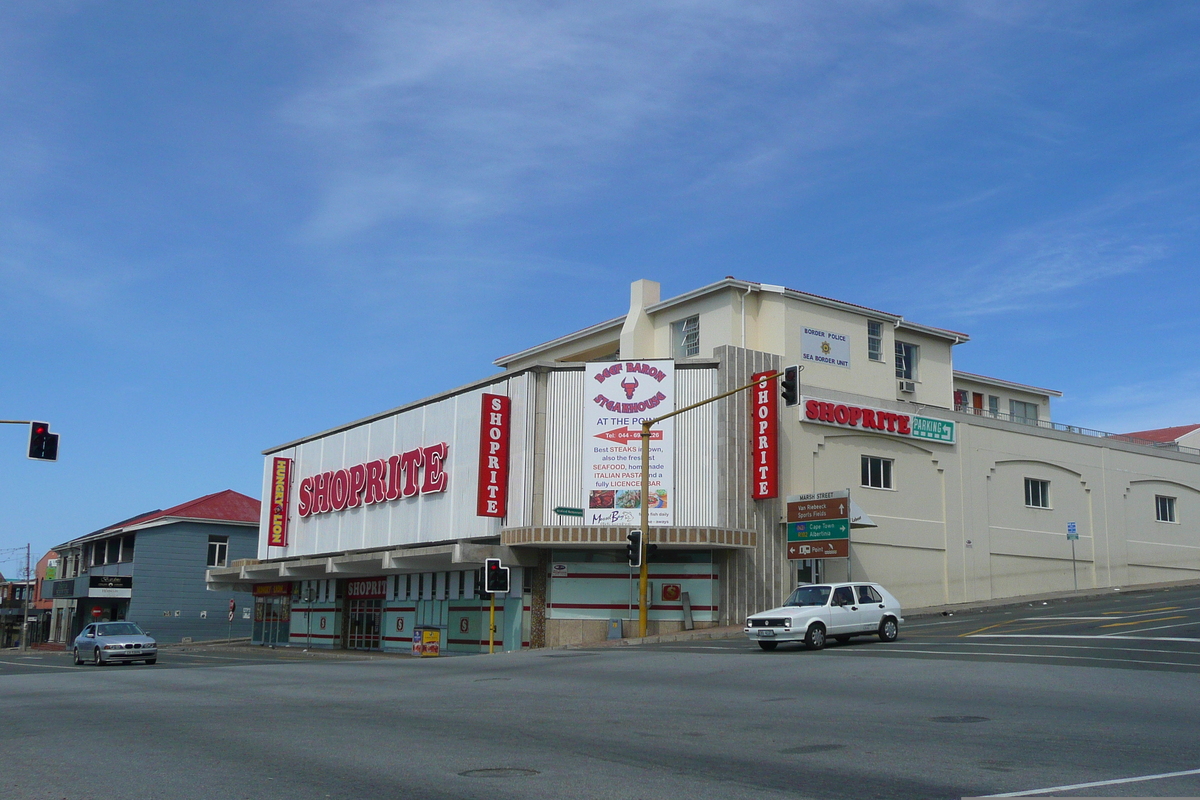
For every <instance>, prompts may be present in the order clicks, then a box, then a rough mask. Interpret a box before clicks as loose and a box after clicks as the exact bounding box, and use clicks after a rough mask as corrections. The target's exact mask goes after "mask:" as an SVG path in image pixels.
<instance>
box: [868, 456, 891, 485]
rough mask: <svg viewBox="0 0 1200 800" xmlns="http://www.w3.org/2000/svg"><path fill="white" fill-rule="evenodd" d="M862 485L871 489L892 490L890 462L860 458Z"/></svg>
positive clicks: (887, 459)
mask: <svg viewBox="0 0 1200 800" xmlns="http://www.w3.org/2000/svg"><path fill="white" fill-rule="evenodd" d="M862 485H863V486H870V487H871V488H872V489H891V488H892V460H891V459H890V458H876V457H875V456H863V457H862Z"/></svg>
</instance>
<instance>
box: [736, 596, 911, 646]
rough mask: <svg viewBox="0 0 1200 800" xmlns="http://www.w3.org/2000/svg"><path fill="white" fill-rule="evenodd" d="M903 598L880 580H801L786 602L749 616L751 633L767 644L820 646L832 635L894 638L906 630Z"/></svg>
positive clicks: (840, 639)
mask: <svg viewBox="0 0 1200 800" xmlns="http://www.w3.org/2000/svg"><path fill="white" fill-rule="evenodd" d="M902 622H904V617H902V616H901V615H900V603H899V601H898V600H896V598H895V597H892V595H891V594H890V593H889V592H888V590H887V589H884V588H883V587H882V586H880V585H879V584H878V583H855V582H851V583H831V584H824V583H816V584H809V585H805V586H799V587H797V588H796V591H794V592H792V593H791V595H790V596H789V597H788V599H787V600H785V601H784V603H783V605H782V606H780V607H779V608H772V609H771V610H770V611H762V612H760V613H758V614H752V615H750V616H749V617H747V618H746V627H745V629H744V631H745V633H746V635H747V636H748V637H750V639H751V641H755V642H758V646H759V647H761V648H762V649H763V650H774V649H775V648H776V647H777V646H778V645H779V643H780V642H804V644H805V646H807V647H808V648H809V649H810V650H820V649H821V648H822V647H824V646H825V640H826V639H827V638H830V637H832V638H833V639H835V640H836V641H838V642H842V643H845V642H848V641H850V637H851V636H867V635H874V636H878V637H879V639H880V641H884V642H892V641H895V639H896V636H897V635H898V634H899V633H900V623H902Z"/></svg>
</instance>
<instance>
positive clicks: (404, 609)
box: [384, 606, 417, 611]
mask: <svg viewBox="0 0 1200 800" xmlns="http://www.w3.org/2000/svg"><path fill="white" fill-rule="evenodd" d="M416 610H417V607H416V606H412V607H411V608H410V607H407V606H405V607H397V608H385V609H384V611H416Z"/></svg>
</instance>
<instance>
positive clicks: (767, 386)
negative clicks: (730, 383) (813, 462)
mask: <svg viewBox="0 0 1200 800" xmlns="http://www.w3.org/2000/svg"><path fill="white" fill-rule="evenodd" d="M772 372H774V370H771V371H769V372H757V373H755V374H754V375H751V376H750V377H751V378H753V379H754V380H757V379H759V378H762V377H764V376H766V375H770V374H771V373H772ZM777 383H778V381H775V380H769V381H763V382H762V383H759V384H758V385H756V386H755V387H754V390H753V391H752V392H751V393H750V420H751V425H753V442H752V443H751V445H752V446H751V448H750V452H751V454H752V457H753V460H752V461H751V464H752V469H753V475H752V477H751V482H752V483H753V487H752V490H751V496H752V497H753V498H754V499H755V500H766V499H767V498H770V497H778V496H779V394H778V392H779V390H778V388H776V384H777Z"/></svg>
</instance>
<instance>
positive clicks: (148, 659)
mask: <svg viewBox="0 0 1200 800" xmlns="http://www.w3.org/2000/svg"><path fill="white" fill-rule="evenodd" d="M157 661H158V659H157V658H147V659H146V663H147V664H154V663H156V662H157Z"/></svg>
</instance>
